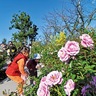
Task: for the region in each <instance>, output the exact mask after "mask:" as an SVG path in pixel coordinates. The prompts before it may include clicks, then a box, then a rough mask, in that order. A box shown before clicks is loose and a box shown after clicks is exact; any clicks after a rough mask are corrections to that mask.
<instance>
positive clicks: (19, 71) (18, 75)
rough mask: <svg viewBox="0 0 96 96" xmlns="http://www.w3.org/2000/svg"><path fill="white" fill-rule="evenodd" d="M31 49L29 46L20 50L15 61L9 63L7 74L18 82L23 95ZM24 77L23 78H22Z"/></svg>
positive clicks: (18, 88) (20, 93)
mask: <svg viewBox="0 0 96 96" xmlns="http://www.w3.org/2000/svg"><path fill="white" fill-rule="evenodd" d="M29 51H30V49H29V48H28V47H25V46H24V47H23V48H21V50H20V52H19V53H18V54H17V55H16V56H15V57H14V58H13V61H12V62H11V63H10V64H9V65H8V68H7V70H6V72H5V73H6V75H7V76H8V77H9V78H10V79H11V80H13V81H14V82H16V83H18V86H17V91H18V94H19V96H23V85H24V83H25V81H24V78H26V77H27V76H28V73H27V72H26V71H25V70H24V67H25V63H26V61H27V59H28V57H29ZM22 77H23V78H22Z"/></svg>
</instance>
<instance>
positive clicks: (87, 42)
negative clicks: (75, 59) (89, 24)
mask: <svg viewBox="0 0 96 96" xmlns="http://www.w3.org/2000/svg"><path fill="white" fill-rule="evenodd" d="M80 39H81V40H82V41H81V45H82V46H83V47H85V48H87V47H90V48H91V49H92V48H93V47H94V45H93V43H94V41H93V40H92V38H91V37H90V36H89V35H88V34H82V36H80Z"/></svg>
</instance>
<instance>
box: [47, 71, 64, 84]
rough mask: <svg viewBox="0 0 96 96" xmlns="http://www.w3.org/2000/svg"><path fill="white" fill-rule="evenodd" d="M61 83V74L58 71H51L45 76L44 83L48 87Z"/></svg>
mask: <svg viewBox="0 0 96 96" xmlns="http://www.w3.org/2000/svg"><path fill="white" fill-rule="evenodd" d="M62 81H63V79H62V73H61V72H58V71H52V72H50V73H49V74H48V75H47V78H46V82H47V84H48V85H50V86H52V85H56V84H61V83H62Z"/></svg>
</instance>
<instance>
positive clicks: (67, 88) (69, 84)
mask: <svg viewBox="0 0 96 96" xmlns="http://www.w3.org/2000/svg"><path fill="white" fill-rule="evenodd" d="M74 88H75V83H74V82H73V80H72V79H69V80H68V81H67V83H66V85H65V86H64V90H65V92H66V94H67V95H68V96H70V95H71V91H73V90H74Z"/></svg>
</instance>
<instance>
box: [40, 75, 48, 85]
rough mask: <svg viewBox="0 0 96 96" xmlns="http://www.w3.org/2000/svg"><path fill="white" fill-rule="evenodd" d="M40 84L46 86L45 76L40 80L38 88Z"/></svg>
mask: <svg viewBox="0 0 96 96" xmlns="http://www.w3.org/2000/svg"><path fill="white" fill-rule="evenodd" d="M42 83H43V84H45V85H46V86H47V83H46V76H44V77H42V78H41V81H40V84H39V86H42Z"/></svg>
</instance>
